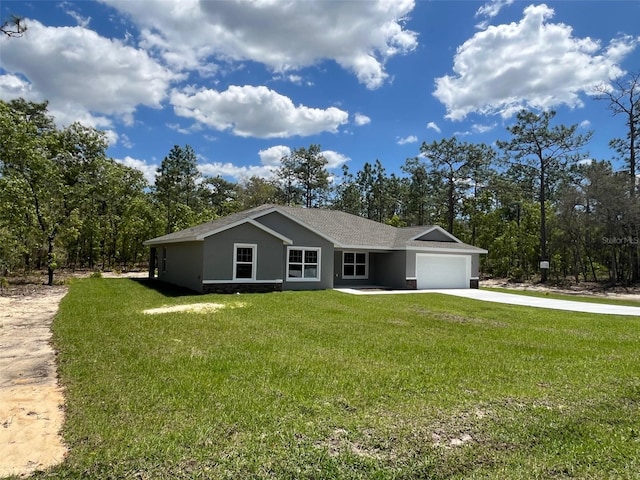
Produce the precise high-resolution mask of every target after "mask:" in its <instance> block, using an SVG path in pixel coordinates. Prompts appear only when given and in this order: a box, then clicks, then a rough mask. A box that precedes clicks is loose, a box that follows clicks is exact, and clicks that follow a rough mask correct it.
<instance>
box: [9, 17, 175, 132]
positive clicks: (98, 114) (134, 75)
mask: <svg viewBox="0 0 640 480" xmlns="http://www.w3.org/2000/svg"><path fill="white" fill-rule="evenodd" d="M27 23H28V25H29V30H28V31H27V33H26V34H25V35H24V36H23V37H22V38H21V39H20V41H17V42H16V41H11V39H6V38H0V47H1V48H2V68H3V69H4V70H5V71H7V72H8V73H9V76H8V77H7V75H5V76H4V77H5V78H4V81H3V86H2V87H0V88H2V90H3V93H7V91H8V89H9V88H11V89H12V90H13V91H12V92H8V93H12V94H13V95H15V96H26V97H27V98H28V99H30V100H34V101H35V100H40V101H41V100H45V99H46V100H49V101H50V111H51V112H52V113H54V114H56V113H57V114H56V120H57V121H58V122H62V121H63V119H62V117H70V118H72V119H73V120H72V121H75V120H80V119H83V120H87V123H88V124H89V125H91V126H108V125H110V120H107V119H106V117H105V116H115V117H117V118H119V119H121V120H122V121H124V122H125V123H127V124H131V123H132V122H133V115H134V112H135V111H136V108H137V107H138V106H139V105H144V106H147V107H151V108H160V107H161V102H162V101H163V99H164V98H165V97H166V95H167V90H168V87H169V84H170V82H171V81H173V80H175V79H177V77H176V76H175V75H174V74H173V73H171V72H170V71H169V70H168V69H167V68H165V67H163V66H161V65H160V64H158V63H157V62H156V61H155V60H154V59H153V58H151V57H150V56H149V55H148V54H147V53H146V52H144V51H143V50H140V49H136V48H133V47H130V46H127V45H125V44H123V43H122V42H120V41H119V40H110V39H107V38H104V37H101V36H100V35H98V34H97V33H96V32H94V31H92V30H88V29H86V28H83V27H47V26H44V25H42V24H41V23H40V22H38V21H37V20H28V21H27ZM17 74H20V75H21V76H23V77H24V79H21V78H19V77H17V76H16V75H17ZM16 79H18V81H16ZM25 93H26V95H24V94H25ZM13 95H11V96H13ZM5 98H7V97H5Z"/></svg>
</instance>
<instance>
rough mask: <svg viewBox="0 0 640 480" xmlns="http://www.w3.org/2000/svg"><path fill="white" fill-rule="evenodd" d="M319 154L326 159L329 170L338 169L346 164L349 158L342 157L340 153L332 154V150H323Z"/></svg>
mask: <svg viewBox="0 0 640 480" xmlns="http://www.w3.org/2000/svg"><path fill="white" fill-rule="evenodd" d="M320 154H321V155H322V156H323V157H324V158H326V159H327V169H328V170H331V169H334V168H338V167H340V166H342V165H343V164H345V163H347V162H348V161H349V160H351V158H349V157H347V156H346V155H343V154H342V153H338V152H334V151H333V150H324V151H322V152H320Z"/></svg>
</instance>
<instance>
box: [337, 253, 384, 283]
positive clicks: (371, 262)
mask: <svg viewBox="0 0 640 480" xmlns="http://www.w3.org/2000/svg"><path fill="white" fill-rule="evenodd" d="M345 251H346V252H356V253H366V254H368V266H367V278H348V277H347V278H344V277H343V265H342V262H343V258H344V252H345ZM376 269H377V268H376V257H375V255H374V254H373V253H371V252H369V251H367V250H353V249H348V250H336V251H335V252H334V256H333V271H334V273H335V275H334V282H333V285H334V287H364V286H371V285H374V284H375V285H378V284H377V283H376V282H375V280H374V278H375V274H376Z"/></svg>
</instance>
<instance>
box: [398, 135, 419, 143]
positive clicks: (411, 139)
mask: <svg viewBox="0 0 640 480" xmlns="http://www.w3.org/2000/svg"><path fill="white" fill-rule="evenodd" d="M417 141H418V137H416V136H415V135H409V136H408V137H404V138H399V139H398V141H397V142H396V143H397V144H398V145H406V144H407V143H416V142H417Z"/></svg>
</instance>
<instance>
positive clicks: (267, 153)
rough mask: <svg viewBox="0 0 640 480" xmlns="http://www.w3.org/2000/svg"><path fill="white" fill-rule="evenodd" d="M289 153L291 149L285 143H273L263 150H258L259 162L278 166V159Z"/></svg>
mask: <svg viewBox="0 0 640 480" xmlns="http://www.w3.org/2000/svg"><path fill="white" fill-rule="evenodd" d="M290 154H291V149H290V148H289V147H287V146H286V145H275V146H273V147H269V148H267V149H265V150H260V151H259V152H258V156H259V157H260V163H262V165H269V166H275V167H279V166H280V160H281V159H282V157H286V156H288V155H290Z"/></svg>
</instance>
